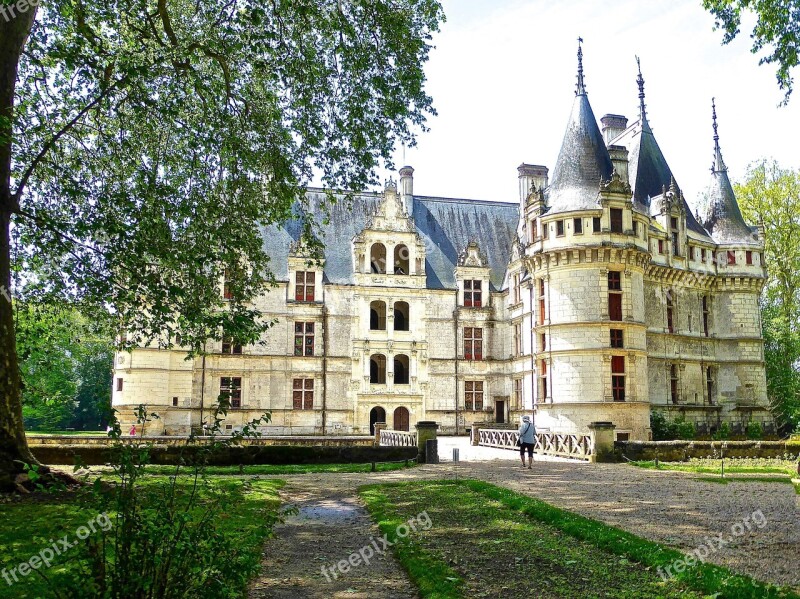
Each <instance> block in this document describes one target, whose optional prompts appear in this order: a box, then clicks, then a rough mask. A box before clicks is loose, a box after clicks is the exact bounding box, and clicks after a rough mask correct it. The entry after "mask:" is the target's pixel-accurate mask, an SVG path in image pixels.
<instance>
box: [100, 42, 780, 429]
mask: <svg viewBox="0 0 800 599" xmlns="http://www.w3.org/2000/svg"><path fill="white" fill-rule="evenodd" d="M581 58H582V51H581V50H580V49H579V52H578V59H579V67H578V82H577V87H576V92H575V100H574V104H573V106H572V112H571V115H570V118H569V123H568V125H567V130H566V133H565V135H564V139H563V142H562V145H561V150H560V153H559V155H558V159H557V160H556V163H555V166H554V168H553V170H552V175H550V174H549V171H548V169H547V168H546V167H543V166H537V165H529V164H523V165H521V166H520V167H519V169H518V172H519V191H520V194H519V201H518V202H513V203H506V202H485V201H474V200H460V199H450V198H439V197H427V196H422V195H417V194H415V193H414V185H413V174H414V170H413V169H412V168H411V167H404V168H402V169H401V170H400V172H399V175H400V177H399V185H398V184H395V183H394V182H393V181H390V182H389V183H387V184H386V187H385V189H384V190H383V192H382V193H371V192H364V193H360V194H356V195H355V196H354V198H353V200H352V203H349V204H344V203H336V204H334V205H332V206H329V207H328V210H329V213H328V218H329V222H328V224H326V225H325V226H324V227H323V228H322V231H323V234H322V239H321V241H322V242H323V243H324V247H325V256H324V262H323V263H322V264H319V263H315V262H313V261H310V260H309V259H308V256H307V255H306V253H305V252H304V250H303V247H302V246H301V245H300V244H299V243H298V239H299V237H300V229H299V226H298V224H297V223H296V222H292V221H290V222H286V223H283V224H280V225H273V226H267V227H264V230H263V238H264V244H265V247H266V249H267V251H268V253H269V255H270V257H271V263H272V267H273V270H274V273H275V276H276V278H277V280H278V281H279V285H278V287H277V288H275V289H273V290H271V291H270V292H268V293H265V294H264V295H263V296H261V297H258V298H257V299H256V300H255V302H254V306H255V307H256V308H257V309H259V310H260V311H262V312H263V313H264V314H265V315H266V317H268V318H270V319H275V321H276V324H275V325H274V326H273V327H272V328H271V329H270V330H269V331H268V332H267V333H266V335H265V338H264V339H263V341H264V344H262V345H253V346H246V347H241V346H239V345H237V344H236V343H235V342H233V341H230V340H224V341H223V342H221V343H217V344H216V346H213V342H212V343H211V344H210V347H209V353H208V354H207V355H206V356H201V357H197V358H194V359H192V360H188V361H187V360H185V359H184V358H185V355H186V354H185V351H180V350H179V349H177V348H176V349H172V350H164V349H157V348H154V347H141V348H137V349H135V350H133V351H132V352H129V353H128V352H125V353H119V354H117V358H116V362H115V373H114V390H113V405H114V406H115V407H116V408H117V409H118V410H119V411H120V417H121V420H122V422H123V424H127V425H129V424H130V422H131V421H132V419H133V416H132V414H133V409H134V408H135V407H136V406H137V405H139V404H146V405H147V407H148V410H149V411H155V412H157V413H158V414H159V416H160V419H159V420H157V421H155V422H152V423H149V424H148V430H147V433H148V434H150V433H154V434H187V433H188V432H189V431H190V430H199V429H200V427H201V425H202V422H203V421H204V420H207V419H208V417H209V416H210V412H209V409H210V407H211V406H212V405H213V404H214V403H215V401H216V400H217V398H218V396H219V394H220V393H225V394H227V395H228V397H230V401H231V404H232V409H231V411H230V412H229V414H228V416H227V418H226V420H225V426H226V428H227V429H235V428H237V427H240V426H241V425H242V424H244V423H245V422H247V421H249V420H250V419H253V418H256V417H258V416H260V415H261V414H262V413H264V412H265V411H269V412H271V414H272V422H271V423H270V425H269V426H267V427H265V432H268V433H272V434H320V433H323V434H341V435H346V434H369V433H370V432H371V431H372V430H373V428H374V424H375V423H376V422H387V423H388V425H389V427H390V428H395V429H397V430H409V429H411V430H413V425H414V424H415V423H416V422H419V421H422V420H433V421H436V422H438V423H439V424H440V427H441V428H440V430H441V431H442V432H444V433H463V432H465V430H466V428H467V427H468V426H469V425H470V424H471V423H473V422H483V421H486V422H497V423H507V422H517V421H518V419H519V417H520V416H521V415H522V414H523V413H531V412H533V413H534V414H535V420H536V425H537V428H539V429H540V430H542V429H550V430H552V431H555V432H575V433H582V432H586V430H587V428H588V425H589V424H590V423H591V422H594V421H610V422H612V423H614V425H615V426H616V429H615V431H616V437H617V438H618V439H647V438H648V437H649V436H650V434H651V431H650V414H651V411H654V410H658V411H662V412H664V413H665V414H666V415H667V416H668V418H670V419H677V418H683V419H685V420H687V421H691V422H693V423H695V424H696V426H697V429H698V431H699V432H701V433H702V432H705V433H713V432H714V431H715V430H716V429H717V428H718V427H720V426H721V425H722V424H723V423H727V424H728V425H729V426H730V427H731V428H732V429H733V430H734V431H736V430H737V429H740V428H743V427H744V426H746V425H747V424H748V423H749V422H759V423H761V424H763V425H765V426H766V427H767V429H768V430H769V428H770V427H771V426H773V424H774V422H773V419H772V416H771V414H770V412H769V405H768V401H767V394H766V380H765V371H764V362H763V360H764V354H763V341H762V338H761V323H760V317H759V307H758V298H759V294H760V292H761V289H762V287H763V285H764V282H765V267H764V262H763V258H764V253H763V247H764V246H763V232H761V231H759V230H758V228H755V227H751V226H748V225H747V224H746V223H745V222H744V219H743V218H742V215H741V212H740V210H739V207H738V205H737V202H736V198H735V196H734V192H733V188H732V186H731V183H730V180H729V178H728V173H727V169H726V167H725V163H724V162H723V159H722V152H721V150H720V144H719V136H718V135H717V120H716V110H715V109H714V114H713V117H714V119H713V130H714V137H713V140H714V147H713V149H714V162H713V168H712V173H711V183H710V188H709V199H710V202H709V206H708V211H707V214H705V216H704V218H703V219H702V222H699V220H700V219H699V218H696V217H695V216H694V215H693V214H692V211H691V210H690V208H689V206H688V204H687V202H686V199H685V198H684V196H683V193H682V192H681V190H680V187H679V186H678V184H677V182H676V181H675V178H674V176H673V175H672V172H671V171H670V168H669V166H668V164H667V162H666V160H665V158H664V156H663V154H662V152H661V150H660V149H659V146H658V143H657V142H656V139H655V137H654V136H653V132H652V130H651V128H650V125H649V123H648V118H647V114H646V110H645V103H644V80H643V79H642V75H641V71H640V72H639V76H638V80H637V81H638V85H639V115H638V118H637V119H635V120H633V121H632V122H630V123H629V122H628V120H627V119H626V118H625V117H623V116H619V115H606V116H604V117H603V118H602V119H601V124H602V131H601V129H600V128H599V127H598V124H597V121H596V119H595V117H594V114H593V112H592V108H591V106H590V104H589V98H588V96H587V93H586V89H585V86H584V74H583V67H582V61H581ZM308 199H309V206H310V209H311V210H312V211H316V212H317V213H319V215H320V219H321V218H322V206H323V203H324V202H325V192H324V190H321V189H309V190H308ZM220 293H224V290H223V286H222V284H221V285H220Z"/></svg>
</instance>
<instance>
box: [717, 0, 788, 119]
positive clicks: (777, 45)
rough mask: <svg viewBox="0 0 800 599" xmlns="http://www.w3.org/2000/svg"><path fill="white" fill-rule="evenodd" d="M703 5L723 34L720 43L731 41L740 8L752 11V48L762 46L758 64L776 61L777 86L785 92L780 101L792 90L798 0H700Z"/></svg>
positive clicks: (740, 15) (756, 49)
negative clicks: (754, 21)
mask: <svg viewBox="0 0 800 599" xmlns="http://www.w3.org/2000/svg"><path fill="white" fill-rule="evenodd" d="M703 7H704V8H705V9H706V10H708V11H710V12H711V14H713V15H714V17H715V20H716V22H715V25H716V27H717V28H718V29H722V30H723V31H724V32H725V35H724V37H723V39H722V43H723V44H727V43H729V42H731V41H732V40H733V39H734V38H735V37H736V36H737V35H738V34H739V27H740V26H741V17H742V12H743V11H751V12H754V13H755V14H756V16H757V17H758V21H757V22H756V25H755V27H754V28H753V32H752V33H751V34H750V37H751V39H752V40H753V47H752V52H753V54H758V53H760V52H762V50H766V51H767V54H765V55H763V56H762V57H761V58H760V59H759V61H758V64H776V65H777V72H776V74H775V76H776V78H777V80H778V87H780V89H782V90H784V91H785V92H786V95H785V96H784V104H785V103H787V102H788V101H789V96H790V95H791V93H792V88H793V78H792V75H791V71H792V69H793V68H794V67H796V66H797V64H798V60H799V59H798V51H799V50H800V47H798V43H797V40H798V36H799V35H800V2H798V0H703Z"/></svg>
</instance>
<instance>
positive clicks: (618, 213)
mask: <svg viewBox="0 0 800 599" xmlns="http://www.w3.org/2000/svg"><path fill="white" fill-rule="evenodd" d="M610 215H611V232H612V233H622V208H612V209H611V210H610Z"/></svg>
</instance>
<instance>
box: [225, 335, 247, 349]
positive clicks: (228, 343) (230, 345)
mask: <svg viewBox="0 0 800 599" xmlns="http://www.w3.org/2000/svg"><path fill="white" fill-rule="evenodd" d="M222 353H223V354H241V353H242V344H241V343H237V342H236V341H234V340H233V339H232V338H231V337H229V336H228V335H225V336H223V337H222Z"/></svg>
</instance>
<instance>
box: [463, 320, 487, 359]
mask: <svg viewBox="0 0 800 599" xmlns="http://www.w3.org/2000/svg"><path fill="white" fill-rule="evenodd" d="M464 359H465V360H483V329H481V328H476V327H464Z"/></svg>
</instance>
